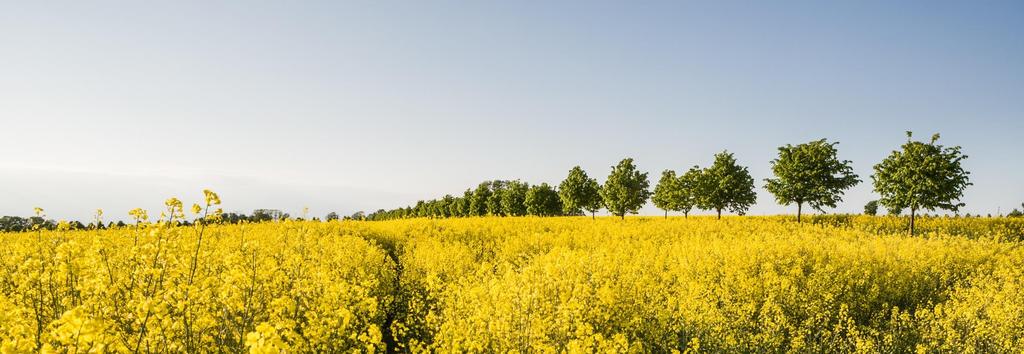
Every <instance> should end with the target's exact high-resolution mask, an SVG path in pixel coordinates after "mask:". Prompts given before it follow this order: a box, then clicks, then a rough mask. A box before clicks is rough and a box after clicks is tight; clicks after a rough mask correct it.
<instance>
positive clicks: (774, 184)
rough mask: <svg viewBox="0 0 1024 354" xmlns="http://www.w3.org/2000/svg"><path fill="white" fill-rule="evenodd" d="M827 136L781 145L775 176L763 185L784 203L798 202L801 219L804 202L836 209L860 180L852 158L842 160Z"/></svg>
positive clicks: (774, 168)
mask: <svg viewBox="0 0 1024 354" xmlns="http://www.w3.org/2000/svg"><path fill="white" fill-rule="evenodd" d="M837 144H839V143H838V142H834V143H829V142H828V141H826V140H825V139H821V140H815V141H811V142H808V143H803V144H799V145H796V146H793V145H790V144H786V146H782V147H779V157H778V158H776V159H774V160H772V161H771V167H772V173H773V174H774V175H775V178H766V179H765V182H766V184H765V186H764V188H765V189H767V190H768V191H769V192H771V193H772V194H773V195H775V200H776V201H778V202H779V204H782V205H790V204H794V203H795V204H796V205H797V209H796V220H797V222H799V221H800V214H801V213H802V209H803V205H804V204H807V205H809V206H811V207H812V208H814V209H815V210H818V211H824V210H823V208H825V207H829V208H835V207H836V203H839V202H841V201H842V200H843V191H845V190H847V189H849V188H851V187H853V186H855V185H857V183H860V179H859V178H858V177H857V175H856V174H854V173H853V167H851V166H850V164H851V162H850V161H849V160H839V157H838V151H837V149H836V145H837Z"/></svg>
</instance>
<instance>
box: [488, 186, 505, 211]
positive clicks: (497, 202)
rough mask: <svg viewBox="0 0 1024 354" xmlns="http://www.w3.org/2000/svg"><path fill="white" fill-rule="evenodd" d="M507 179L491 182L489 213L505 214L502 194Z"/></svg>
mask: <svg viewBox="0 0 1024 354" xmlns="http://www.w3.org/2000/svg"><path fill="white" fill-rule="evenodd" d="M507 183H508V182H506V181H493V182H491V197H490V198H488V199H487V203H486V204H487V206H486V207H487V215H492V216H503V215H505V212H504V211H503V210H502V209H501V198H502V194H504V193H505V188H506V187H505V185H506V184H507Z"/></svg>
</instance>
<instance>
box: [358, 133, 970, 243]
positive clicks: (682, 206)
mask: <svg viewBox="0 0 1024 354" xmlns="http://www.w3.org/2000/svg"><path fill="white" fill-rule="evenodd" d="M938 139H939V135H938V134H935V135H933V136H932V138H931V141H928V142H922V141H915V140H913V134H912V133H911V132H909V131H908V132H907V142H906V143H904V144H903V145H902V146H901V147H900V149H899V150H894V151H893V152H892V153H891V154H889V156H888V157H886V158H885V159H884V160H883V161H882V162H880V163H878V164H876V165H875V166H874V174H872V175H871V179H872V182H873V186H874V191H875V192H876V193H878V194H879V195H880V196H881V198H879V199H878V200H877V201H875V205H874V207H873V208H874V209H875V210H877V205H878V204H880V205H882V206H885V207H886V208H888V210H889V211H890V212H894V213H897V214H898V213H901V212H902V211H903V210H907V209H909V210H910V227H909V228H910V232H911V233H913V232H914V231H913V230H914V218H915V216H916V215H917V213H918V212H919V211H922V210H928V211H934V210H939V209H941V210H949V211H953V212H957V211H958V210H959V208H961V207H962V206H963V205H964V204H963V203H960V202H959V200H960V198H962V197H963V192H964V190H965V189H966V187H967V186H969V185H971V183H970V182H969V179H968V175H969V174H970V173H969V172H967V171H965V170H964V169H963V167H962V165H961V162H962V161H963V160H964V159H966V158H967V156H966V155H963V154H962V152H961V148H960V147H959V146H954V147H945V146H943V145H940V144H938V143H937V141H938ZM837 145H838V142H828V141H827V140H825V139H821V140H815V141H811V142H807V143H803V144H799V145H789V144H787V145H786V146H782V147H779V149H778V150H779V152H778V157H777V158H776V159H774V160H772V161H771V162H770V164H771V170H772V174H773V177H772V178H767V179H765V180H764V181H765V185H764V188H765V189H766V190H767V191H768V192H770V193H771V194H772V195H774V197H775V200H776V201H777V202H778V203H779V204H782V205H787V206H788V205H793V204H795V205H796V208H797V210H796V212H797V221H799V220H800V217H801V214H802V212H803V207H804V206H805V205H806V206H809V207H811V208H813V209H815V210H818V211H821V212H823V211H824V209H825V208H835V207H836V205H837V204H838V203H840V202H842V200H843V199H842V197H843V194H844V193H845V191H846V190H847V189H849V188H852V187H853V186H855V185H857V184H858V183H860V182H861V180H860V178H859V176H857V175H856V174H855V173H853V167H852V166H851V165H852V162H851V161H849V160H841V159H839V157H838V149H837V148H836V146H837ZM649 187H650V182H649V181H648V178H647V173H645V172H640V171H639V170H637V168H636V166H635V165H634V163H633V159H631V158H625V159H623V160H622V161H621V162H619V164H618V165H616V166H613V167H612V170H611V173H610V174H609V175H608V178H607V179H606V180H605V183H604V184H598V183H597V181H596V180H595V179H593V178H590V177H589V176H588V175H587V173H586V172H585V171H583V169H582V168H580V167H579V166H576V167H573V168H572V169H571V170H570V171H569V175H568V176H567V177H566V179H565V180H563V181H562V183H561V184H559V185H558V187H557V188H553V187H552V186H549V185H548V184H546V183H542V184H540V185H535V186H530V185H529V184H527V183H525V182H522V181H519V180H514V181H487V182H483V183H481V184H480V185H478V186H477V187H476V188H475V189H467V190H466V191H465V192H464V193H463V194H462V196H452V195H446V196H444V197H443V198H440V199H434V200H429V201H422V200H421V201H419V202H417V203H416V205H414V206H409V207H404V208H397V209H392V210H378V211H377V212H374V213H371V214H369V215H367V216H366V218H367V219H369V220H387V219H396V218H409V217H466V216H521V215H537V216H556V215H582V214H583V213H584V212H589V213H590V214H591V216H593V214H594V213H595V212H596V211H597V210H599V209H601V208H605V209H607V210H608V211H609V212H610V213H611V214H612V215H615V216H619V217H625V215H626V214H635V213H637V212H638V211H639V209H640V208H641V207H643V206H644V205H645V204H646V203H647V201H648V200H649V199H650V200H651V201H652V202H653V203H654V205H655V206H656V207H658V208H659V209H662V210H664V211H665V216H666V217H667V216H668V212H670V211H676V212H682V213H683V215H684V216H687V215H689V213H690V211H692V210H693V209H695V208H698V209H703V210H710V211H714V212H715V213H716V214H717V216H718V218H721V216H722V212H723V211H728V212H733V213H736V214H739V215H743V214H745V213H746V211H747V210H749V208H750V206H752V205H753V204H754V203H755V202H756V200H757V194H756V193H755V192H754V179H753V178H752V177H751V176H750V173H749V172H748V170H747V168H746V167H744V166H740V165H739V164H738V163H737V162H736V159H735V157H734V156H733V154H731V153H729V152H727V151H725V152H721V153H718V154H716V155H715V159H714V162H713V163H712V164H711V166H708V167H706V168H700V167H699V166H693V167H692V168H690V169H689V170H687V171H686V172H685V173H682V174H677V173H676V172H675V171H673V170H665V171H664V172H662V175H661V179H660V180H659V181H658V184H657V185H656V186H655V187H654V191H653V193H652V192H651V191H650V189H649Z"/></svg>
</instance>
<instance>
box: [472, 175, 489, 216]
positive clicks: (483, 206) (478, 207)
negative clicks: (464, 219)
mask: <svg viewBox="0 0 1024 354" xmlns="http://www.w3.org/2000/svg"><path fill="white" fill-rule="evenodd" d="M491 194H493V193H491V181H485V182H480V184H479V185H477V187H476V190H474V191H473V198H471V199H470V200H469V215H470V216H485V215H487V200H488V199H490V198H491Z"/></svg>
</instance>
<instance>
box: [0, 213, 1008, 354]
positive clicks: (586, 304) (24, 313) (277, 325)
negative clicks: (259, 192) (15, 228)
mask: <svg viewBox="0 0 1024 354" xmlns="http://www.w3.org/2000/svg"><path fill="white" fill-rule="evenodd" d="M217 202H219V201H217ZM180 204H181V203H180V202H175V201H169V203H168V205H169V210H170V212H169V213H167V214H165V220H166V218H177V219H179V220H180V219H181V218H185V217H186V216H185V215H184V214H185V213H183V212H180V210H181V209H182V208H181V206H180ZM210 204H214V205H215V204H216V203H211V202H210V201H208V202H207V207H205V208H203V207H198V206H197V207H196V208H198V209H197V210H195V211H196V212H199V213H203V214H210V215H215V214H216V213H214V212H210V211H209V209H210V208H209V205H210ZM134 213H135V214H133V215H134V216H135V217H137V218H138V220H139V223H138V224H137V225H132V226H129V227H124V228H116V229H108V230H79V231H69V230H61V229H58V230H54V231H42V230H37V231H33V232H26V233H7V234H0V242H2V243H3V245H4V246H3V248H2V249H0V351H2V352H3V353H16V352H36V351H43V352H209V351H216V352H221V351H226V352H239V351H250V352H260V353H278V352H383V351H386V350H389V349H396V350H398V351H413V352H420V351H440V352H451V351H458V352H463V351H465V352H508V351H513V352H595V351H600V352H672V351H680V352H863V353H874V352H968V353H971V352H977V353H988V352H1019V351H1020V350H1021V348H1024V249H1022V248H1021V247H1020V242H1019V241H1018V240H1017V239H1014V237H1019V233H1018V234H1014V233H1015V232H1019V230H1020V226H1021V225H1020V224H1019V223H1012V222H997V221H995V220H993V219H952V218H934V219H926V220H924V221H922V222H921V225H922V226H921V227H922V230H926V231H925V234H924V235H921V236H917V237H909V236H905V235H903V234H902V232H900V230H899V227H898V226H896V225H898V221H899V220H897V219H892V218H884V217H879V218H870V217H855V218H847V219H838V218H834V219H821V220H817V221H819V222H814V221H815V220H812V222H811V223H807V222H805V223H803V224H797V223H794V222H792V221H791V220H790V218H786V217H730V218H724V219H723V220H715V219H713V218H706V217H690V218H687V219H684V218H669V219H661V218H643V217H635V218H627V219H626V220H619V219H618V218H598V219H597V220H591V219H590V218H583V217H578V218H573V217H566V218H532V217H526V218H466V219H447V220H430V219H408V220H395V221H386V222H359V221H341V222H338V221H332V222H315V221H284V222H268V223H258V224H239V225H221V224H217V223H197V224H193V225H189V226H174V225H173V224H170V223H167V222H153V223H147V222H144V221H143V219H145V217H144V216H143V215H141V212H140V211H135V212H134ZM894 220H895V221H894ZM929 225H930V226H929ZM929 227H930V228H929ZM890 229H891V232H890ZM963 230H978V231H977V232H973V233H970V234H963V233H962V232H961V231H963Z"/></svg>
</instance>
